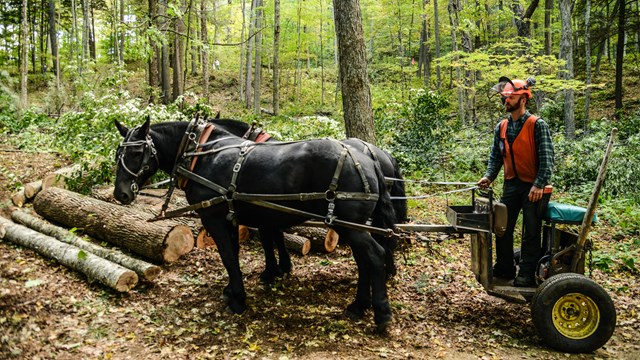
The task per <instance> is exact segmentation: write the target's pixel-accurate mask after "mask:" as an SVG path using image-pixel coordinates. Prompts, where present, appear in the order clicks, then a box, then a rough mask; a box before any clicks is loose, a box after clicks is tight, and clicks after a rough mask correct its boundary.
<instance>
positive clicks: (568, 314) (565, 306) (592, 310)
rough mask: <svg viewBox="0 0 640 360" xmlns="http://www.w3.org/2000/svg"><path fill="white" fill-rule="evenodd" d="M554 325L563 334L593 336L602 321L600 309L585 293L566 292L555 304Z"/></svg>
mask: <svg viewBox="0 0 640 360" xmlns="http://www.w3.org/2000/svg"><path fill="white" fill-rule="evenodd" d="M551 316H552V318H553V325H554V326H555V328H556V330H558V332H559V333H560V334H562V335H563V336H565V337H567V338H570V339H584V338H587V337H589V336H591V335H592V334H593V333H594V332H595V331H596V329H597V328H598V324H599V323H600V309H598V306H597V305H596V303H595V302H594V301H593V300H592V299H591V298H590V297H588V296H586V295H584V294H578V293H571V294H566V295H564V296H563V297H561V298H560V299H558V301H556V303H555V305H554V306H553V311H552V313H551Z"/></svg>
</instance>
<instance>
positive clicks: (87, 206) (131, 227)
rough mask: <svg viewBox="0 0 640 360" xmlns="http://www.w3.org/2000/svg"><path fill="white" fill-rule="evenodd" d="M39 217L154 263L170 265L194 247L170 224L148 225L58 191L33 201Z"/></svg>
mask: <svg viewBox="0 0 640 360" xmlns="http://www.w3.org/2000/svg"><path fill="white" fill-rule="evenodd" d="M34 209H35V210H36V211H37V212H38V214H40V215H41V216H43V217H45V218H47V219H49V220H52V221H55V222H58V223H61V224H64V225H67V226H70V227H77V228H82V229H83V231H84V232H85V233H86V234H89V235H91V236H93V237H95V238H97V239H100V240H104V241H108V242H110V243H112V244H115V245H118V246H120V247H123V248H126V249H129V250H131V251H133V252H134V253H136V254H139V255H142V256H143V257H145V258H148V259H151V260H152V261H155V262H159V263H162V262H167V263H169V262H173V261H175V260H177V259H178V258H179V257H180V256H182V255H184V254H186V253H188V252H189V251H191V249H192V248H193V235H192V234H191V230H190V229H189V228H188V227H187V226H184V225H181V224H178V223H176V222H173V221H158V222H153V223H150V222H147V220H148V219H149V216H148V215H147V214H144V213H141V212H138V211H134V210H133V209H128V208H125V207H122V206H118V205H114V204H110V203H106V202H104V201H100V200H96V199H92V198H89V197H85V196H81V195H79V194H76V193H73V192H70V191H67V190H63V189H57V188H50V189H47V190H43V191H41V192H40V193H39V194H38V195H37V196H36V199H35V201H34Z"/></svg>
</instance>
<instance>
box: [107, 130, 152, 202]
mask: <svg viewBox="0 0 640 360" xmlns="http://www.w3.org/2000/svg"><path fill="white" fill-rule="evenodd" d="M139 128H140V126H138V127H135V128H133V129H131V130H129V132H128V133H127V136H126V137H125V139H124V140H123V141H122V142H121V143H120V146H119V147H118V152H120V154H119V155H118V160H117V163H118V164H119V165H121V166H122V168H123V169H124V170H125V171H126V172H127V173H128V174H129V175H131V176H133V179H132V180H131V191H132V192H133V193H134V194H138V192H139V191H140V187H139V185H138V183H137V181H138V178H139V177H140V176H141V175H142V174H144V172H145V171H147V170H149V168H150V164H149V161H150V160H151V157H153V158H154V159H155V160H156V163H157V164H159V161H158V152H157V150H156V147H155V145H154V143H153V139H151V136H149V134H147V135H146V137H145V139H144V140H135V141H128V140H129V139H130V138H131V136H132V135H133V133H134V132H135V131H136V130H138V129H139ZM127 148H142V152H143V155H142V161H141V162H140V170H138V171H137V172H134V171H133V170H131V169H130V168H129V167H127V165H126V164H125V160H124V155H125V152H126V149H127Z"/></svg>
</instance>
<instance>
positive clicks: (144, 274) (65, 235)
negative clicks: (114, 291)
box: [11, 211, 162, 281]
mask: <svg viewBox="0 0 640 360" xmlns="http://www.w3.org/2000/svg"><path fill="white" fill-rule="evenodd" d="M11 219H12V220H13V221H15V222H17V223H20V224H22V225H24V226H27V227H29V228H31V229H33V230H35V231H37V232H40V233H42V234H45V235H48V236H51V237H54V238H56V239H58V240H60V241H62V242H63V243H67V244H70V245H73V246H75V247H77V248H80V249H82V250H85V251H88V252H90V253H92V254H94V255H96V256H100V257H101V258H104V259H107V260H109V261H111V262H114V263H116V264H118V265H121V266H123V267H125V268H127V269H131V270H133V271H134V272H135V273H136V274H137V275H138V276H139V277H141V278H143V279H145V280H147V281H152V280H153V279H155V278H156V277H157V276H158V275H159V274H160V272H161V271H162V269H161V268H160V267H159V266H156V265H153V264H149V263H148V262H145V261H142V260H138V259H135V258H132V257H130V256H127V255H125V254H123V253H122V252H120V251H117V250H111V249H107V248H104V247H102V246H98V245H95V244H93V243H91V242H89V241H86V240H83V239H82V238H80V237H78V236H76V235H74V234H73V233H71V232H70V231H69V230H67V229H64V228H61V227H58V226H55V225H52V224H49V223H47V222H46V221H44V220H41V219H38V218H37V217H35V216H32V215H29V214H27V213H25V212H22V211H14V212H12V213H11Z"/></svg>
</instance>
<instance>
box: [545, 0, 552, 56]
mask: <svg viewBox="0 0 640 360" xmlns="http://www.w3.org/2000/svg"><path fill="white" fill-rule="evenodd" d="M552 12H553V0H545V1H544V54H545V55H547V56H550V55H551V13H552Z"/></svg>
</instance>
